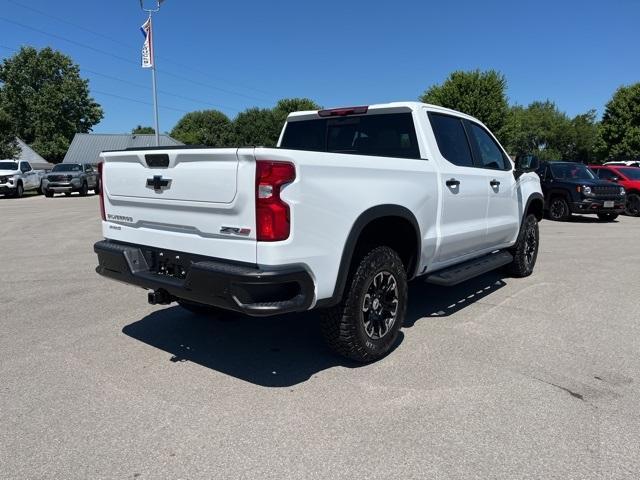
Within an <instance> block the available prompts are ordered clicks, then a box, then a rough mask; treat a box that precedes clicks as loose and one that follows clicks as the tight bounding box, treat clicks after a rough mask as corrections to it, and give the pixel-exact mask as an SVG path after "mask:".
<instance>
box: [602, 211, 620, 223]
mask: <svg viewBox="0 0 640 480" xmlns="http://www.w3.org/2000/svg"><path fill="white" fill-rule="evenodd" d="M598 218H599V219H600V220H601V221H603V222H613V221H614V220H615V219H616V218H618V214H617V213H599V214H598Z"/></svg>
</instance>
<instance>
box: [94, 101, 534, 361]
mask: <svg viewBox="0 0 640 480" xmlns="http://www.w3.org/2000/svg"><path fill="white" fill-rule="evenodd" d="M537 166H538V165H537V159H536V158H535V157H530V156H529V157H522V158H519V159H518V160H517V161H516V162H515V164H514V163H513V162H512V161H511V160H510V158H509V156H508V155H507V153H506V152H505V151H504V149H503V148H502V147H501V146H500V144H499V143H498V141H497V140H496V139H495V137H494V136H493V135H492V134H491V132H489V130H488V129H487V128H486V127H485V126H484V125H482V123H480V122H479V121H478V120H476V119H474V118H473V117H470V116H468V115H465V114H462V113H459V112H456V111H452V110H448V109H445V108H441V107H436V106H432V105H426V104H422V103H416V102H402V103H388V104H380V105H371V106H360V107H349V108H338V109H331V110H320V111H306V112H297V113H292V114H291V115H289V117H288V119H287V122H286V124H285V126H284V128H283V130H282V134H281V136H280V140H279V143H278V147H277V148H262V147H255V148H253V147H252V148H219V149H214V148H188V147H175V148H159V149H132V150H125V151H116V152H104V153H103V154H102V162H101V164H100V172H101V175H102V177H101V184H102V185H103V189H102V191H101V210H102V220H103V222H102V229H103V234H104V237H105V238H106V239H105V240H103V241H100V242H98V243H96V245H95V247H94V249H95V252H96V253H97V255H98V260H99V266H98V267H97V269H96V270H97V272H98V273H100V274H101V275H104V276H106V277H109V278H112V279H115V280H120V281H123V282H126V283H130V284H133V285H137V286H140V287H143V288H145V289H148V290H149V291H150V292H149V301H150V302H151V303H152V304H168V303H170V302H173V301H177V302H178V303H179V304H180V305H182V306H184V307H185V308H188V309H191V310H195V311H202V310H203V309H206V308H209V309H225V310H233V311H238V312H244V313H246V314H249V315H255V316H266V315H274V314H280V313H286V312H300V311H304V310H309V309H312V308H318V309H321V318H322V331H323V332H324V334H325V337H326V339H327V342H328V344H329V346H330V347H332V348H333V349H334V350H335V351H336V352H338V353H339V354H342V355H345V356H347V357H350V358H352V359H355V360H357V361H362V362H367V361H373V360H375V359H378V358H380V357H381V356H383V355H385V354H386V353H387V352H388V351H390V349H391V348H392V347H393V345H394V342H395V341H396V339H397V335H398V332H399V329H400V328H401V326H402V324H403V321H404V317H405V312H406V308H407V281H408V280H412V279H414V278H418V277H419V278H421V279H423V280H424V281H427V282H431V283H435V284H439V285H455V284H457V283H460V282H462V281H465V280H467V279H469V278H472V277H474V276H477V275H480V274H482V273H485V272H487V271H490V270H493V269H496V268H500V267H506V268H507V269H508V270H509V271H510V272H511V274H512V275H514V276H520V277H521V276H526V275H529V274H531V272H532V270H533V267H534V265H535V262H536V257H537V252H538V244H539V233H538V221H539V220H540V219H542V215H543V197H542V193H541V189H540V181H539V178H538V176H537V175H536V174H535V173H533V172H534V170H535V169H536V168H537Z"/></svg>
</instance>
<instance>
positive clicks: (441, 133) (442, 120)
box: [429, 112, 473, 167]
mask: <svg viewBox="0 0 640 480" xmlns="http://www.w3.org/2000/svg"><path fill="white" fill-rule="evenodd" d="M429 121H430V122H431V128H432V129H433V134H434V135H435V137H436V143H437V144H438V150H440V153H441V154H442V156H443V157H444V158H445V159H446V160H447V161H449V162H451V163H453V164H454V165H458V166H459V167H473V157H472V156H471V148H470V147H469V141H468V140H467V134H466V133H465V131H464V126H463V125H462V119H460V118H458V117H453V116H451V115H443V114H440V113H434V112H429Z"/></svg>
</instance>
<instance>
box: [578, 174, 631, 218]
mask: <svg viewBox="0 0 640 480" xmlns="http://www.w3.org/2000/svg"><path fill="white" fill-rule="evenodd" d="M589 168H591V170H593V172H594V173H595V174H596V175H597V176H598V178H600V179H601V180H608V181H610V182H613V183H617V184H618V185H621V186H623V187H624V189H625V190H626V191H627V207H626V209H625V213H626V214H627V215H630V216H632V217H640V168H638V167H626V166H624V165H590V166H589Z"/></svg>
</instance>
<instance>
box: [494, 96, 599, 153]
mask: <svg viewBox="0 0 640 480" xmlns="http://www.w3.org/2000/svg"><path fill="white" fill-rule="evenodd" d="M597 138H598V125H597V122H596V113H595V111H594V110H589V111H588V112H587V113H583V114H580V115H576V116H575V117H574V118H569V117H568V116H567V115H566V114H565V113H563V112H561V111H560V110H558V107H557V106H556V105H555V103H553V102H551V101H549V100H547V101H544V102H540V101H538V102H533V103H531V104H530V105H529V106H528V107H522V106H520V105H515V106H513V107H511V110H510V112H509V115H508V117H507V122H506V124H505V126H504V127H503V129H502V140H503V144H504V146H505V148H506V149H507V150H508V151H509V153H511V154H512V155H518V154H521V153H535V154H536V155H537V156H538V157H540V158H541V159H543V160H573V161H582V162H592V161H593V160H594V149H595V144H596V141H597Z"/></svg>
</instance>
